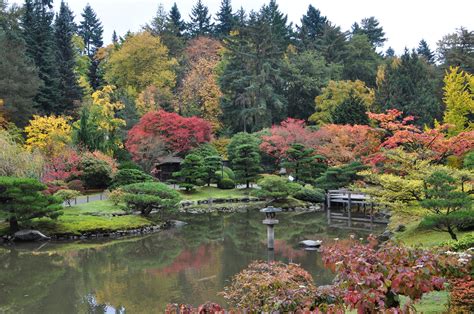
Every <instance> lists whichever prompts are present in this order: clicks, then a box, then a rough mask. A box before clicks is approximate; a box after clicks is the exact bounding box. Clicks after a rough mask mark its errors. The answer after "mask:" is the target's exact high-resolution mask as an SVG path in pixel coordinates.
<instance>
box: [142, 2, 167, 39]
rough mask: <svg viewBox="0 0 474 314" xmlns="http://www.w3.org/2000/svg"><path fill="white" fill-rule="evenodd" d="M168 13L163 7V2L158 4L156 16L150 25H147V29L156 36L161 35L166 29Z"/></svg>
mask: <svg viewBox="0 0 474 314" xmlns="http://www.w3.org/2000/svg"><path fill="white" fill-rule="evenodd" d="M167 19H168V14H167V13H166V11H165V8H164V7H163V4H162V3H160V4H159V5H158V10H157V11H156V14H155V16H154V17H153V19H152V20H151V23H150V25H146V26H145V30H146V31H148V32H150V33H151V34H153V35H155V36H161V35H162V34H163V32H164V31H165V29H166V24H167V22H168V21H167Z"/></svg>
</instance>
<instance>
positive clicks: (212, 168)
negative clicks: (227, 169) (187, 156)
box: [204, 155, 222, 186]
mask: <svg viewBox="0 0 474 314" xmlns="http://www.w3.org/2000/svg"><path fill="white" fill-rule="evenodd" d="M221 163H222V161H221V157H220V156H219V155H210V156H206V157H204V172H205V174H206V183H207V186H211V183H212V181H217V179H218V178H219V175H217V173H218V171H219V169H221Z"/></svg>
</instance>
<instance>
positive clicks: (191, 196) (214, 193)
mask: <svg viewBox="0 0 474 314" xmlns="http://www.w3.org/2000/svg"><path fill="white" fill-rule="evenodd" d="M251 191H252V190H251V189H232V190H221V189H218V188H216V187H212V186H211V187H207V186H204V187H199V188H197V189H196V191H194V192H185V191H180V192H181V194H182V196H183V199H184V200H190V201H197V200H207V199H210V198H237V197H246V196H249V194H250V192H251Z"/></svg>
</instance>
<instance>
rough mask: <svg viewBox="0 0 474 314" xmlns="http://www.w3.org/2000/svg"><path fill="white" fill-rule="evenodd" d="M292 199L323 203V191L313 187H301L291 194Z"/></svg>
mask: <svg viewBox="0 0 474 314" xmlns="http://www.w3.org/2000/svg"><path fill="white" fill-rule="evenodd" d="M293 197H294V198H296V199H298V200H300V201H305V202H311V203H322V202H324V190H321V189H316V188H313V187H303V188H302V189H300V190H299V191H298V192H296V193H295V194H293Z"/></svg>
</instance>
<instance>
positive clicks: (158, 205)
mask: <svg viewBox="0 0 474 314" xmlns="http://www.w3.org/2000/svg"><path fill="white" fill-rule="evenodd" d="M122 190H123V192H124V197H123V200H124V202H125V203H126V206H127V208H128V209H129V210H132V211H139V212H141V214H142V215H144V216H148V215H149V214H150V213H151V211H152V210H158V211H159V212H160V213H161V215H162V217H163V214H164V213H165V212H166V213H169V212H173V211H175V210H176V209H177V208H178V204H179V202H180V201H181V194H179V192H177V191H176V190H173V189H172V188H170V187H169V186H167V185H166V184H163V183H160V182H144V183H134V184H129V185H125V186H123V187H122Z"/></svg>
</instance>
